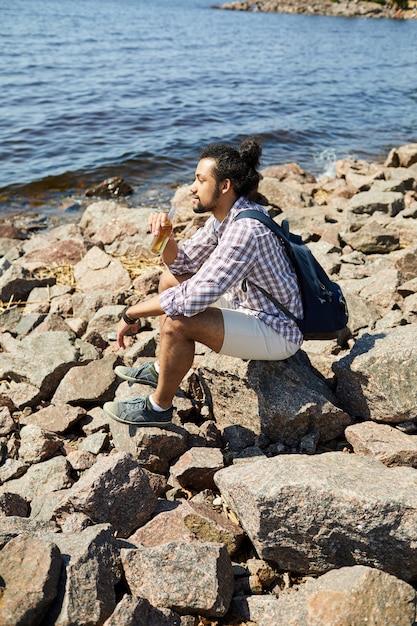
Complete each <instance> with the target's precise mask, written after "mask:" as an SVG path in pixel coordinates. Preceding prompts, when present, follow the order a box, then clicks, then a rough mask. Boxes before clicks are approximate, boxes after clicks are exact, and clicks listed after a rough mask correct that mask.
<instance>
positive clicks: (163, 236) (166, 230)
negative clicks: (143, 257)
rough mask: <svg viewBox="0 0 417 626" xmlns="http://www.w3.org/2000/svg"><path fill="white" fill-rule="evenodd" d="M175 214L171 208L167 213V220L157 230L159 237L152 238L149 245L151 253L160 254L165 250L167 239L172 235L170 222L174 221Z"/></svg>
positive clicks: (173, 208)
mask: <svg viewBox="0 0 417 626" xmlns="http://www.w3.org/2000/svg"><path fill="white" fill-rule="evenodd" d="M175 214H176V207H172V209H171V210H170V211H169V212H168V220H167V222H166V223H165V224H164V226H162V227H161V228H160V230H159V235H157V236H156V237H154V238H153V241H152V245H151V252H153V253H154V254H162V253H163V251H164V250H165V246H166V245H167V243H168V241H169V238H170V236H171V233H172V222H173V220H174V217H175Z"/></svg>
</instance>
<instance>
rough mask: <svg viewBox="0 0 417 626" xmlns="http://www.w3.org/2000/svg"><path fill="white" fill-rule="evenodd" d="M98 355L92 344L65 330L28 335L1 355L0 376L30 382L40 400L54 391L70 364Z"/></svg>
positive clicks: (94, 357) (71, 365)
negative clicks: (36, 390) (9, 351)
mask: <svg viewBox="0 0 417 626" xmlns="http://www.w3.org/2000/svg"><path fill="white" fill-rule="evenodd" d="M33 355H36V359H35V358H34V356H33ZM98 356H99V355H98V353H97V351H96V349H95V348H94V347H93V346H92V345H91V344H87V343H85V342H82V341H80V340H79V339H76V338H75V337H74V336H72V335H71V334H70V333H67V332H64V331H51V332H47V333H39V334H31V335H29V336H27V337H24V338H23V339H22V340H21V341H17V342H16V343H15V348H14V350H13V353H1V354H0V378H2V379H10V380H13V381H17V382H23V383H27V384H30V385H33V386H34V387H36V388H37V389H38V390H39V395H38V398H36V399H37V400H40V399H41V398H46V397H50V396H51V395H52V394H53V393H54V391H55V389H56V387H57V386H58V384H59V382H60V380H61V378H62V377H63V376H64V375H65V373H66V372H67V371H68V370H69V369H71V367H73V366H74V365H76V364H77V363H79V362H83V361H86V360H92V359H96V358H98ZM33 401H35V400H33Z"/></svg>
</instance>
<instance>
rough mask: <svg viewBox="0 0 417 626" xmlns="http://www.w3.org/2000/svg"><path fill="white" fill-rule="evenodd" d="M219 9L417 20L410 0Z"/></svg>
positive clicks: (261, 0) (264, 1)
mask: <svg viewBox="0 0 417 626" xmlns="http://www.w3.org/2000/svg"><path fill="white" fill-rule="evenodd" d="M215 8H218V9H225V10H232V11H250V12H253V13H257V12H262V13H290V14H297V15H326V16H330V17H362V18H372V19H382V18H385V19H397V20H415V19H417V2H415V1H413V2H409V3H408V8H407V9H402V8H400V7H398V6H397V3H395V2H392V3H387V4H385V5H381V4H379V3H377V2H366V0H356V1H355V0H345V1H341V2H332V0H321V1H320V0H313V2H309V1H308V0H294V1H293V2H289V1H288V0H258V1H255V2H251V1H250V0H249V1H247V0H243V1H238V2H226V3H225V4H222V5H219V6H216V7H215Z"/></svg>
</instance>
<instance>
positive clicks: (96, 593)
mask: <svg viewBox="0 0 417 626" xmlns="http://www.w3.org/2000/svg"><path fill="white" fill-rule="evenodd" d="M51 540H52V541H54V542H55V543H56V544H57V546H58V547H59V549H60V551H61V553H62V571H61V577H60V583H59V588H58V594H57V598H56V601H55V602H54V603H53V604H52V605H51V606H50V608H49V611H48V613H47V614H46V616H45V618H44V621H43V622H42V624H43V626H52V625H54V626H58V625H59V626H64V625H65V626H70V624H77V625H78V624H80V626H81V625H85V626H87V625H93V624H102V623H103V622H104V620H106V619H107V618H108V617H109V616H110V615H111V613H112V612H113V610H114V608H115V606H116V592H115V588H114V587H115V584H116V583H117V582H118V580H119V579H120V574H121V571H120V565H119V550H118V548H117V544H116V540H115V538H114V535H113V531H112V529H111V527H110V526H108V525H107V524H100V525H97V526H93V527H91V528H86V529H85V530H83V531H82V532H77V533H74V534H71V533H59V534H56V535H54V536H53V537H52V538H51Z"/></svg>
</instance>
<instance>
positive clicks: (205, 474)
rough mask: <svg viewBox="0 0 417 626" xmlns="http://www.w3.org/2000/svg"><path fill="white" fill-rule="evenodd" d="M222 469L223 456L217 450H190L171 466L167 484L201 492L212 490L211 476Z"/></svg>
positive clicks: (199, 448)
mask: <svg viewBox="0 0 417 626" xmlns="http://www.w3.org/2000/svg"><path fill="white" fill-rule="evenodd" d="M222 467H223V455H222V453H221V451H220V450H219V449H217V448H201V447H198V448H191V449H190V450H187V451H186V452H184V454H183V455H182V456H181V457H180V458H179V459H178V461H177V462H176V463H175V464H174V465H172V466H171V471H170V475H169V479H168V480H169V483H170V484H171V485H172V486H173V487H177V486H179V487H185V488H189V489H195V490H198V491H201V490H203V489H212V488H214V486H215V485H214V483H213V476H214V474H215V473H216V472H217V471H218V470H219V469H221V468H222Z"/></svg>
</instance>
